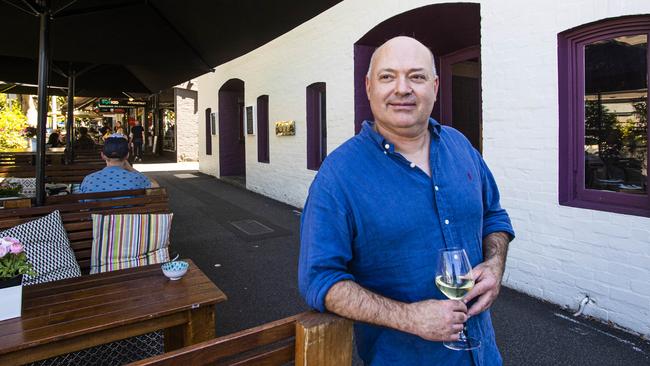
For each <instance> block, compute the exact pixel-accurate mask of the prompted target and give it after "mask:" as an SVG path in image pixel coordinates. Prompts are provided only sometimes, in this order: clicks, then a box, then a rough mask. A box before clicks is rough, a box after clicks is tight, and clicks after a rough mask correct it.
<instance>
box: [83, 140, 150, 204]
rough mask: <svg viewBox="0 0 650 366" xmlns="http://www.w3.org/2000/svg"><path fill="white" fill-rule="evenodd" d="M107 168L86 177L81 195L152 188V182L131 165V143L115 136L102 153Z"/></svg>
mask: <svg viewBox="0 0 650 366" xmlns="http://www.w3.org/2000/svg"><path fill="white" fill-rule="evenodd" d="M101 155H102V159H104V161H106V168H104V169H102V170H100V171H98V172H95V173H92V174H90V175H88V176H86V177H85V178H84V180H83V182H81V187H80V188H79V191H80V193H91V192H111V191H123V190H129V189H141V188H150V187H151V181H150V180H149V178H147V177H146V176H145V175H144V174H142V173H140V172H138V171H137V170H135V169H133V167H132V166H131V164H129V161H128V158H129V141H128V140H127V139H125V138H124V137H123V136H119V135H113V136H111V137H109V138H107V139H106V141H104V148H103V150H102V152H101Z"/></svg>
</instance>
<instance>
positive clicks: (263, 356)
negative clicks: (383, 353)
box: [129, 312, 352, 366]
mask: <svg viewBox="0 0 650 366" xmlns="http://www.w3.org/2000/svg"><path fill="white" fill-rule="evenodd" d="M291 361H295V365H296V366H312V365H317V366H349V365H351V364H352V322H351V321H350V320H348V319H344V318H341V317H338V316H336V315H332V314H321V313H316V312H306V313H302V314H298V315H295V316H292V317H289V318H285V319H281V320H277V321H274V322H271V323H267V324H264V325H261V326H258V327H255V328H250V329H246V330H243V331H241V332H237V333H234V334H230V335H227V336H224V337H219V338H215V339H212V340H209V341H205V342H202V343H198V344H195V345H193V346H189V347H185V348H181V349H178V350H175V351H172V352H167V353H164V354H162V355H159V356H154V357H151V358H147V359H144V360H141V361H137V362H134V363H131V364H129V365H130V366H172V365H187V366H200V365H215V364H218V365H285V364H287V363H288V362H291Z"/></svg>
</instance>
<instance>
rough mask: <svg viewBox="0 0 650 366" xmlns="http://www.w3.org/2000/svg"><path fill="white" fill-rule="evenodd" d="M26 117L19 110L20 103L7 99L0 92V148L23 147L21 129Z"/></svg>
mask: <svg viewBox="0 0 650 366" xmlns="http://www.w3.org/2000/svg"><path fill="white" fill-rule="evenodd" d="M26 125H27V117H26V116H25V115H24V114H23V112H22V111H21V110H20V103H16V102H15V101H9V100H8V99H7V95H6V94H0V148H4V149H14V148H20V147H25V139H24V138H23V130H24V129H25V126H26Z"/></svg>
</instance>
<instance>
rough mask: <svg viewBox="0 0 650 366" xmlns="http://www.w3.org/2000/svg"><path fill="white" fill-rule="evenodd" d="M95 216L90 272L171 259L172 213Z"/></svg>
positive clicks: (107, 270) (113, 269)
mask: <svg viewBox="0 0 650 366" xmlns="http://www.w3.org/2000/svg"><path fill="white" fill-rule="evenodd" d="M92 216H93V246H92V254H91V259H90V273H91V274H93V273H101V272H109V271H115V270H118V269H125V268H132V267H138V266H144V265H147V264H155V263H162V262H167V261H169V251H168V247H169V229H170V228H171V224H172V216H173V214H171V213H169V214H123V215H95V214H94V215H92Z"/></svg>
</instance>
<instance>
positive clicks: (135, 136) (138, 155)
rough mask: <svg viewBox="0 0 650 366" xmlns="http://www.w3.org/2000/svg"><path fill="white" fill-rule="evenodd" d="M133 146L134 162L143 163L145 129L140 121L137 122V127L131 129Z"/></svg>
mask: <svg viewBox="0 0 650 366" xmlns="http://www.w3.org/2000/svg"><path fill="white" fill-rule="evenodd" d="M130 137H131V145H132V146H133V155H135V160H134V161H142V147H143V144H144V128H143V127H142V126H141V124H140V121H136V122H135V126H133V127H131V134H130Z"/></svg>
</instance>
